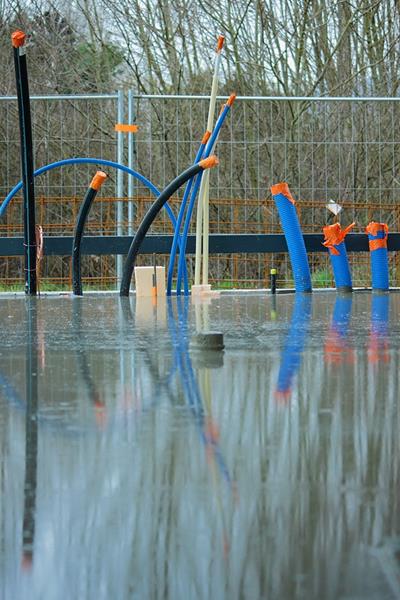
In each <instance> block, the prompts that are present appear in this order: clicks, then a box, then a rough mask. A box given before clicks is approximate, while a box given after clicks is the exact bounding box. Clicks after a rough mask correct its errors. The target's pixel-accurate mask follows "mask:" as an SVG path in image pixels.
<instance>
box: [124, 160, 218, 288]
mask: <svg viewBox="0 0 400 600" xmlns="http://www.w3.org/2000/svg"><path fill="white" fill-rule="evenodd" d="M217 164H218V159H217V157H216V156H210V157H209V158H205V159H203V160H201V161H200V162H198V163H196V164H194V165H192V166H191V167H189V168H188V169H186V171H183V173H181V174H180V175H178V177H176V178H175V179H174V180H173V181H171V183H169V184H168V185H167V187H166V188H164V189H163V191H162V192H161V194H160V195H159V196H158V198H157V199H156V200H155V202H154V203H153V204H152V205H151V207H150V208H149V210H148V211H147V213H146V214H145V216H144V218H143V220H142V222H141V223H140V225H139V228H138V230H137V232H136V234H135V237H134V238H133V240H132V243H131V245H130V248H129V250H128V256H127V257H126V261H125V266H124V271H123V273H122V280H121V287H120V290H119V294H120V296H129V288H130V285H131V279H132V273H133V269H134V267H135V262H136V258H137V255H138V254H139V250H140V246H141V245H142V242H143V240H144V238H145V236H146V233H147V232H148V230H149V229H150V227H151V225H152V223H153V221H154V219H155V218H156V216H157V215H158V213H159V212H160V210H161V209H162V207H163V206H164V204H165V203H166V202H168V200H169V198H170V197H171V196H172V195H173V194H175V192H176V191H177V190H178V189H179V188H180V187H181V186H182V185H183V184H184V183H186V182H187V181H188V180H189V179H191V178H192V177H194V176H195V175H197V173H200V171H204V170H205V169H210V168H212V167H215V166H216V165H217Z"/></svg>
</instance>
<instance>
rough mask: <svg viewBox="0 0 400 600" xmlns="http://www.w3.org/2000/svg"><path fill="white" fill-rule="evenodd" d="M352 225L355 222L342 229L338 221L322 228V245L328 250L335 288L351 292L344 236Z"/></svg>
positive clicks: (351, 285)
mask: <svg viewBox="0 0 400 600" xmlns="http://www.w3.org/2000/svg"><path fill="white" fill-rule="evenodd" d="M354 225H355V223H352V224H351V225H349V226H348V227H346V228H345V229H343V230H342V228H341V226H340V224H339V223H334V224H333V225H327V226H326V227H324V228H323V232H324V235H325V241H324V244H323V245H324V246H325V247H326V248H328V250H329V257H330V259H331V265H332V269H333V275H334V277H335V283H336V288H337V290H338V291H340V292H351V291H352V289H353V284H352V281H351V273H350V265H349V259H348V256H347V252H346V246H345V243H344V238H345V237H346V235H347V234H348V233H349V231H350V230H351V229H352V228H353V227H354Z"/></svg>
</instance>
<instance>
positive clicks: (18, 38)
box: [11, 29, 26, 48]
mask: <svg viewBox="0 0 400 600" xmlns="http://www.w3.org/2000/svg"><path fill="white" fill-rule="evenodd" d="M25 40H26V34H25V33H24V32H23V31H20V30H19V29H18V30H17V31H14V33H13V34H12V35H11V43H12V45H13V46H14V48H21V46H23V45H24V44H25Z"/></svg>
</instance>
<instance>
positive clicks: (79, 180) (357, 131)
mask: <svg viewBox="0 0 400 600" xmlns="http://www.w3.org/2000/svg"><path fill="white" fill-rule="evenodd" d="M223 101H224V99H220V102H221V104H222V102H223ZM207 111H208V98H207V97H194V96H190V97H183V96H179V97H178V96H168V97H165V96H162V97H161V96H138V95H135V94H133V93H132V92H129V93H120V94H110V95H107V96H84V97H82V96H62V97H40V98H35V99H33V101H32V112H33V133H34V142H35V166H36V167H39V166H42V165H43V164H47V163H49V162H53V161H56V160H60V159H63V158H69V157H77V156H82V157H89V156H92V157H98V158H104V159H108V160H116V159H118V160H119V161H122V162H124V163H125V164H130V166H132V167H133V168H134V169H137V170H138V171H140V172H141V173H143V174H144V175H145V176H146V177H148V178H149V179H150V180H151V181H152V182H153V183H154V184H155V185H156V186H157V187H158V188H162V187H163V186H164V185H165V184H166V183H167V182H168V181H169V180H170V179H172V178H173V177H174V176H175V175H176V174H177V173H179V172H180V171H182V170H183V169H185V168H186V167H187V166H188V165H189V164H190V163H191V162H192V161H193V158H194V156H195V154H196V150H197V147H198V144H199V140H200V139H201V137H202V135H203V133H204V130H205V127H206V122H207ZM0 116H1V118H0V144H1V153H0V192H1V194H2V196H3V197H4V196H5V195H6V193H7V192H8V191H9V189H10V188H12V187H13V185H14V184H15V183H16V182H17V181H18V180H19V177H20V162H19V135H18V126H17V106H16V100H15V99H13V98H1V99H0ZM399 117H400V98H392V99H389V98H380V99H379V98H378V99H377V98H375V99H372V98H370V99H367V98H363V99H361V98H336V99H333V98H329V99H328V98H291V99H289V98H257V97H251V98H250V97H247V98H238V99H237V100H236V102H235V104H234V106H233V109H232V111H231V113H230V115H229V116H228V119H227V121H226V123H225V125H224V127H223V129H222V130H221V135H220V139H219V142H218V146H217V149H216V153H217V154H218V156H219V158H220V166H219V168H218V169H215V170H213V172H212V174H211V184H210V186H211V187H210V199H211V200H210V232H211V233H233V234H236V233H273V232H275V233H276V232H279V231H280V226H279V221H278V216H277V212H276V210H275V207H274V205H273V203H272V201H271V197H270V192H269V189H270V186H271V184H273V183H277V182H279V181H287V182H288V183H289V185H290V188H291V190H292V193H293V195H294V197H295V198H296V199H297V200H298V209H299V211H300V216H301V223H302V227H303V231H304V232H314V233H320V232H321V228H322V226H323V225H325V224H326V223H328V222H329V221H330V218H331V216H330V213H329V212H328V211H327V210H326V209H325V204H326V202H327V201H328V200H330V199H333V200H335V201H337V202H339V203H341V204H343V206H344V209H345V210H344V212H343V216H342V222H343V224H348V223H349V222H351V221H353V220H355V221H356V223H357V226H356V229H355V231H363V229H364V227H365V226H366V225H367V223H368V222H369V221H370V220H379V221H386V222H387V223H388V225H389V228H390V230H392V231H395V230H397V231H399V230H400V222H399V221H400V205H399V203H398V199H399V187H400V177H399V176H398V168H399V162H400V153H399V149H400V148H399V146H400V141H398V140H397V123H398V122H399ZM121 120H122V121H123V122H125V123H126V122H135V123H136V124H137V125H138V126H139V131H138V133H137V134H135V135H133V134H116V133H115V131H114V125H115V123H116V122H121ZM117 135H120V136H122V138H121V139H120V144H119V145H118V143H117ZM106 170H107V169H106ZM94 171H95V167H94V166H93V165H91V166H82V165H79V166H76V165H75V166H72V167H64V168H63V169H59V170H54V171H51V172H49V173H47V174H46V175H43V176H41V177H40V178H38V179H37V181H36V194H37V198H38V214H37V221H38V223H40V224H42V226H43V229H44V232H45V234H46V235H52V234H58V235H60V234H65V235H68V234H69V235H70V234H71V232H72V230H73V225H74V221H75V218H76V214H77V210H78V208H79V203H80V201H81V199H82V197H83V194H84V192H85V189H86V187H87V185H88V183H89V181H90V179H91V177H92V175H93V173H94ZM107 172H108V174H109V181H108V183H107V184H106V185H105V186H104V189H103V190H102V193H101V195H100V197H99V198H98V200H96V203H95V205H94V207H93V211H92V214H91V218H90V222H89V227H88V233H89V234H91V235H107V234H108V235H110V234H115V233H117V232H119V233H130V232H132V231H133V230H134V229H135V228H136V227H137V224H138V222H139V220H140V218H141V216H143V214H144V211H145V209H146V207H147V206H148V205H149V203H150V202H151V196H150V194H149V192H148V190H147V189H146V188H144V187H143V186H142V185H141V184H138V183H137V181H134V180H133V179H130V178H128V177H127V176H123V177H122V176H119V178H118V176H117V175H116V173H115V172H110V171H109V170H107ZM121 197H122V198H123V200H122V201H121V200H120V202H118V201H117V202H116V200H118V199H119V198H121ZM180 197H181V196H179V198H180ZM179 198H176V199H175V201H176V202H178V201H179ZM118 206H119V208H118ZM177 206H178V205H177V204H175V211H176V210H177ZM21 224H22V218H21V202H20V201H18V200H15V201H14V202H13V203H12V204H11V205H10V207H9V209H8V211H7V213H6V216H5V217H4V218H3V221H2V223H1V224H0V231H1V234H2V235H16V234H19V235H20V234H21ZM153 232H171V226H170V223H169V221H168V218H167V217H166V215H165V214H163V215H162V216H161V217H160V218H159V219H158V221H157V223H156V224H155V226H154V228H153ZM142 260H143V261H145V259H144V258H143V259H142ZM164 260H166V257H164ZM351 260H352V263H353V271H354V282H355V284H356V285H366V284H368V283H369V268H368V256H367V255H361V254H356V255H354V256H352V257H351ZM310 261H311V265H312V270H313V277H314V282H315V284H316V285H322V286H324V285H329V284H331V283H332V276H331V271H330V267H329V264H328V260H327V255H326V254H324V253H322V254H314V255H311V256H310ZM391 261H392V266H393V269H392V271H393V275H394V274H395V271H396V269H395V263H396V262H397V258H396V257H395V256H392V257H391ZM1 263H2V268H1V270H0V273H1V275H2V277H3V279H4V280H5V282H6V283H11V282H14V281H17V280H18V279H19V278H20V276H21V274H22V271H21V266H20V263H21V261H20V259H2V260H1ZM271 266H275V267H277V268H278V271H279V274H280V276H279V279H280V283H281V285H291V272H290V265H289V261H288V257H287V256H286V255H271V254H269V255H259V254H254V255H246V256H242V255H226V256H223V255H219V256H214V257H212V259H211V260H210V276H211V280H212V281H213V282H214V283H216V284H217V285H220V286H226V287H230V286H232V287H245V286H249V287H253V286H254V287H260V286H263V285H265V283H266V281H267V279H268V273H269V268H270V267H271ZM190 270H191V265H190ZM397 271H399V270H397ZM399 272H400V271H399ZM69 274H70V267H69V259H61V258H56V257H48V258H47V259H46V260H45V264H44V267H43V277H44V278H46V279H49V280H50V279H51V280H54V281H55V282H57V283H61V282H63V281H65V282H66V284H67V285H68V278H69ZM84 274H85V278H86V281H90V280H92V282H93V284H94V285H96V286H98V287H107V286H109V285H114V283H115V278H116V264H115V260H114V258H113V257H107V258H101V259H100V258H96V257H87V258H85V261H84ZM393 283H397V284H398V283H399V282H398V281H397V280H396V279H395V280H393Z"/></svg>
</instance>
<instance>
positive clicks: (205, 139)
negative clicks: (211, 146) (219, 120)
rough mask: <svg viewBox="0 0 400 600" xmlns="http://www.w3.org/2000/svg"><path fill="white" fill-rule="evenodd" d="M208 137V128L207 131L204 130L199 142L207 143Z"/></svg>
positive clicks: (209, 134)
mask: <svg viewBox="0 0 400 600" xmlns="http://www.w3.org/2000/svg"><path fill="white" fill-rule="evenodd" d="M210 137H211V131H208V129H207V131H206V132H205V134H204V135H203V137H202V140H201V143H202V144H204V145H205V144H207V142H208V140H209V139H210Z"/></svg>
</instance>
